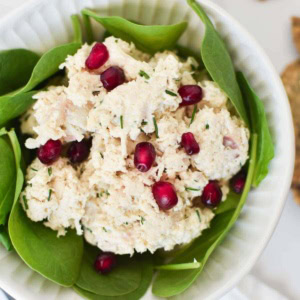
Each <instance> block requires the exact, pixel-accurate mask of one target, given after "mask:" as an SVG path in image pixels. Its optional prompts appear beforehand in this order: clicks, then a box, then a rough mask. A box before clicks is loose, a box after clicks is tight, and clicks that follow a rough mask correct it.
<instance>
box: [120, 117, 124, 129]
mask: <svg viewBox="0 0 300 300" xmlns="http://www.w3.org/2000/svg"><path fill="white" fill-rule="evenodd" d="M120 124H121V128H122V129H123V128H124V124H123V116H120Z"/></svg>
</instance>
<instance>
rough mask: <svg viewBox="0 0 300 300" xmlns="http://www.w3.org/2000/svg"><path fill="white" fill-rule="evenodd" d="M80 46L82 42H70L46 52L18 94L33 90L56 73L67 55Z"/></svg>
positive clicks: (72, 53)
mask: <svg viewBox="0 0 300 300" xmlns="http://www.w3.org/2000/svg"><path fill="white" fill-rule="evenodd" d="M80 47H81V44H80V43H70V44H65V45H61V46H58V47H55V48H53V49H51V50H49V51H48V52H46V53H45V54H44V55H43V56H42V57H41V58H40V60H39V61H38V63H37V64H36V66H35V67H34V69H33V72H32V74H31V77H30V79H29V81H28V83H27V84H26V85H25V86H24V87H23V88H22V89H21V90H19V91H18V92H17V94H21V93H26V92H29V91H31V90H32V89H34V88H35V87H36V86H37V85H38V84H40V83H42V82H43V81H44V80H46V79H48V78H49V77H51V76H52V75H54V74H55V73H56V72H57V71H58V70H59V69H58V68H59V66H60V65H61V64H62V63H63V62H64V61H65V59H66V57H67V56H68V55H74V54H75V53H76V52H77V50H78V49H79V48H80Z"/></svg>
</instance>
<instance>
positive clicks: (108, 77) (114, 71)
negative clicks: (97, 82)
mask: <svg viewBox="0 0 300 300" xmlns="http://www.w3.org/2000/svg"><path fill="white" fill-rule="evenodd" d="M100 78H101V82H102V84H103V86H104V88H105V89H107V90H108V91H111V90H113V89H114V88H116V87H117V86H119V85H121V84H123V83H124V82H125V74H124V71H123V70H122V69H121V68H119V67H110V68H108V69H107V70H105V71H104V72H103V73H102V74H101V76H100Z"/></svg>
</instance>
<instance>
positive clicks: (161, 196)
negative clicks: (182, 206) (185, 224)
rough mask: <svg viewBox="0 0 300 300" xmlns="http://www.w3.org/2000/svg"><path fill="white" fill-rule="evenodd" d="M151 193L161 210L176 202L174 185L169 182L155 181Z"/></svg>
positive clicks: (172, 205)
mask: <svg viewBox="0 0 300 300" xmlns="http://www.w3.org/2000/svg"><path fill="white" fill-rule="evenodd" d="M152 193H153V197H154V199H155V201H156V203H157V205H158V206H159V208H160V209H161V210H169V209H171V208H173V207H174V206H175V205H176V204H177V203H178V198H177V194H176V190H175V187H174V186H173V184H171V183H170V182H166V181H158V182H155V183H154V185H153V186H152Z"/></svg>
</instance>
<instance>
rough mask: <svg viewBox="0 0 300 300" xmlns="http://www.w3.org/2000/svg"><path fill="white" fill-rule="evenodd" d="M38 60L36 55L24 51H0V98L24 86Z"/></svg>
mask: <svg viewBox="0 0 300 300" xmlns="http://www.w3.org/2000/svg"><path fill="white" fill-rule="evenodd" d="M38 60H39V56H38V55H37V54H35V53H34V52H31V51H29V50H26V49H12V50H4V51H0V96H1V95H5V94H7V93H9V92H12V91H14V90H16V89H18V88H20V87H22V86H23V85H24V84H26V82H27V81H28V80H29V78H30V75H31V73H32V70H33V68H34V66H35V65H36V63H37V61H38Z"/></svg>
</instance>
